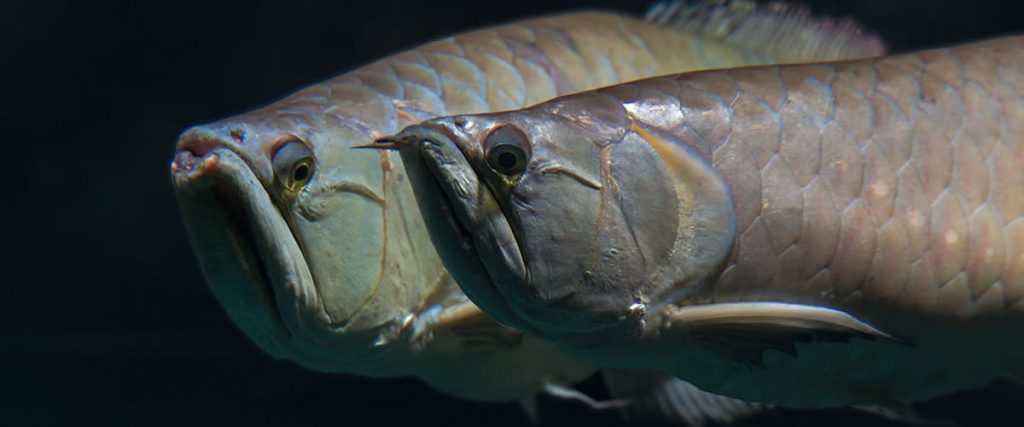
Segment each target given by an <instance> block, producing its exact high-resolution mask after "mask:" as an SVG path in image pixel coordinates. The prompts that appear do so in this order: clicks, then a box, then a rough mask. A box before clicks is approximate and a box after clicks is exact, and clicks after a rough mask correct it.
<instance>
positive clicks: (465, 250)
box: [399, 123, 535, 333]
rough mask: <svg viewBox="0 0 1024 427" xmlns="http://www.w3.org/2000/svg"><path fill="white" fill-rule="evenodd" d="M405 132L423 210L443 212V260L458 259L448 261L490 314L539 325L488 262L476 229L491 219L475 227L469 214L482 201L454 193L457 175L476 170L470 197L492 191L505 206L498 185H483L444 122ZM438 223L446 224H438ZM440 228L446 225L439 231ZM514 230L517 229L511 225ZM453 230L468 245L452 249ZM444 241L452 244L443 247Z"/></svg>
mask: <svg viewBox="0 0 1024 427" xmlns="http://www.w3.org/2000/svg"><path fill="white" fill-rule="evenodd" d="M407 132H408V133H407ZM403 134H406V135H415V141H414V142H410V143H408V144H403V146H402V147H401V148H400V149H399V151H400V153H401V154H402V158H403V163H405V165H406V168H407V169H408V171H409V175H410V177H411V178H412V181H413V182H414V185H415V186H418V187H420V188H418V189H417V190H418V191H416V193H417V200H418V201H419V202H420V204H421V206H423V205H424V204H426V206H429V208H428V209H426V210H425V211H424V210H423V209H421V211H424V212H425V215H426V216H440V217H442V218H436V219H434V220H433V221H430V222H433V223H434V224H435V226H430V227H429V228H430V230H431V238H432V240H434V242H435V247H438V249H439V252H441V251H445V252H449V253H448V256H442V259H443V260H444V259H447V260H449V261H451V262H457V263H458V264H456V265H449V264H448V262H446V264H445V266H446V268H448V269H449V271H451V272H452V273H453V277H455V278H456V281H457V282H458V283H459V286H460V287H461V288H462V289H463V292H464V293H466V295H467V296H469V297H470V299H471V300H473V302H474V303H476V304H477V305H478V306H480V307H481V308H483V309H484V310H485V311H486V312H487V314H488V315H490V316H491V317H493V318H494V319H495V320H497V321H498V322H499V323H502V324H505V325H508V326H513V327H515V328H518V329H523V330H525V331H527V332H530V333H534V332H535V331H534V330H533V328H532V327H530V326H529V325H528V323H526V322H525V321H524V319H523V318H522V317H521V316H520V315H518V314H517V313H515V312H514V310H513V309H512V308H511V306H510V305H509V304H508V301H507V300H506V296H505V295H504V294H503V293H502V292H501V290H500V288H499V287H498V286H497V282H496V281H495V280H494V274H495V272H494V271H491V270H490V269H488V268H487V267H486V266H487V265H488V263H487V262H486V261H485V258H484V257H483V256H482V252H481V251H480V249H479V246H478V243H477V240H480V239H477V238H476V235H475V234H474V230H479V229H481V228H484V227H488V225H487V223H486V222H484V221H480V223H481V225H476V226H475V225H474V222H473V221H472V220H471V219H470V218H469V215H473V214H474V213H477V214H479V211H480V209H479V208H480V207H481V204H479V203H475V202H473V201H472V200H471V199H472V197H470V198H460V197H459V196H457V195H456V194H454V193H455V192H456V191H458V188H459V182H458V181H457V180H458V179H459V178H458V177H457V176H454V175H471V176H472V177H473V178H474V180H475V181H476V182H470V183H469V184H468V185H469V186H468V187H465V186H463V190H464V191H469V192H471V193H468V194H469V195H470V196H475V195H476V194H478V193H476V192H479V191H483V192H486V196H487V197H490V199H491V200H492V201H494V202H495V205H496V206H498V207H499V209H500V205H498V204H497V202H496V199H495V198H494V196H493V194H492V190H491V189H490V188H489V187H488V186H486V185H480V181H479V174H478V173H477V171H476V170H475V169H474V168H473V165H472V163H471V162H470V161H469V157H470V156H468V155H467V153H466V151H465V150H464V149H463V147H462V146H460V145H459V144H458V143H457V142H455V141H456V140H458V138H455V137H452V136H450V135H451V130H450V129H447V128H446V126H444V125H443V124H435V123H427V124H423V125H419V126H416V127H414V128H409V129H407V130H406V131H404V132H403ZM400 136H402V135H400ZM410 139H412V138H410ZM425 140H427V141H425ZM428 141H429V142H428ZM445 146H448V147H450V148H451V147H454V150H451V149H449V150H443V148H444V147H445ZM432 147H433V148H432ZM453 167H454V168H458V169H457V170H458V172H459V173H458V174H453V176H448V174H446V173H445V170H446V169H447V170H451V169H452V168H453ZM428 182H429V184H428ZM463 184H465V183H463ZM430 199H434V200H430ZM456 199H458V200H456ZM463 205H465V206H466V207H467V209H458V208H457V206H463ZM500 216H501V218H500V220H501V221H503V222H504V223H505V224H506V226H507V225H508V219H507V217H506V216H505V215H504V210H501V215H500ZM445 223H447V225H445ZM437 224H440V225H439V226H436V225H437ZM439 228H442V229H444V230H439ZM509 230H511V227H510V226H509ZM438 233H440V234H438ZM452 234H454V235H455V237H457V238H458V239H459V241H460V243H461V244H462V247H461V248H452V247H451V246H450V245H451V243H450V242H445V240H446V239H447V240H449V241H450V240H451V239H452V237H453V236H452ZM511 237H512V239H513V240H515V241H514V242H512V243H514V247H515V250H517V251H518V250H519V245H518V240H517V239H515V235H514V234H512V235H511ZM442 246H446V247H444V248H443V249H442ZM453 252H454V254H453ZM470 256H471V257H473V259H475V260H476V262H474V263H471V265H467V264H469V263H465V262H464V261H461V260H460V259H461V258H465V257H470ZM515 256H516V257H518V258H517V259H518V262H519V263H520V264H521V263H522V262H523V258H522V255H521V253H516V254H515ZM524 270H525V267H524ZM462 274H465V276H463V277H461V278H460V277H459V276H460V275H462ZM481 281H484V282H486V285H485V286H481V284H480V283H479V282H481ZM466 282H470V283H466Z"/></svg>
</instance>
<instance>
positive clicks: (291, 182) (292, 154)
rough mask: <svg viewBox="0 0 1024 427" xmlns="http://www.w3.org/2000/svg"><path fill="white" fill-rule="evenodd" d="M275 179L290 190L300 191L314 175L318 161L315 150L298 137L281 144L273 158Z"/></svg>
mask: <svg viewBox="0 0 1024 427" xmlns="http://www.w3.org/2000/svg"><path fill="white" fill-rule="evenodd" d="M271 165H272V166H273V169H274V178H275V180H276V181H277V182H278V183H279V184H280V185H281V187H283V188H284V189H285V190H287V191H288V192H293V193H294V192H298V191H299V190H301V189H302V188H303V187H305V186H306V184H307V183H308V182H309V180H310V179H311V178H312V177H313V173H314V172H315V169H316V161H315V160H314V158H313V151H312V150H310V149H309V147H308V146H306V144H304V143H303V142H302V141H299V140H297V139H290V140H288V141H285V142H284V143H282V144H280V145H279V146H278V147H277V150H276V151H274V156H273V158H271Z"/></svg>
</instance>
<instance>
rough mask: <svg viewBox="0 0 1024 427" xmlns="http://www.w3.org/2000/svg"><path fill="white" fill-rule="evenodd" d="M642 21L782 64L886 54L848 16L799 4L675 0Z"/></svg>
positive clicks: (882, 46) (878, 41)
mask: <svg viewBox="0 0 1024 427" xmlns="http://www.w3.org/2000/svg"><path fill="white" fill-rule="evenodd" d="M645 19H647V20H649V21H652V22H657V23H661V24H665V25H673V26H677V27H679V28H681V29H683V30H685V31H689V32H693V33H695V34H700V35H703V36H705V37H709V38H712V39H716V40H721V41H722V42H725V43H728V44H731V45H733V46H736V47H739V48H741V49H744V50H747V51H750V52H755V53H761V54H765V55H770V56H773V57H774V59H775V60H777V61H779V62H782V63H793V62H812V61H829V60H841V59H855V58H869V57H876V56H882V55H885V51H886V49H885V43H884V42H882V40H881V39H880V38H878V37H877V36H875V35H873V34H870V33H868V32H866V31H865V30H864V29H863V28H862V27H861V26H860V24H858V23H857V22H856V21H854V20H853V19H851V18H843V19H832V18H828V17H815V16H814V15H813V14H812V13H811V11H810V9H809V8H808V7H806V6H803V5H797V4H789V3H780V2H772V3H765V4H759V3H757V2H756V1H752V0H696V1H687V0H674V1H668V2H661V3H658V4H655V5H654V6H653V7H651V8H650V9H649V10H648V11H647V15H646V16H645Z"/></svg>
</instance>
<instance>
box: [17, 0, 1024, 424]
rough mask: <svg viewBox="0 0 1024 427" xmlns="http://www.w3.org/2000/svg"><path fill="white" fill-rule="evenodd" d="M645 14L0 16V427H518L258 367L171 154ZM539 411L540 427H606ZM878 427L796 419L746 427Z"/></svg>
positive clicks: (33, 5) (370, 6)
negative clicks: (568, 30)
mask: <svg viewBox="0 0 1024 427" xmlns="http://www.w3.org/2000/svg"><path fill="white" fill-rule="evenodd" d="M647 3H648V2H647V1H644V0H640V1H631V2H628V1H619V2H614V1H593V2H591V1H579V0H576V1H515V2H512V1H497V2H484V1H476V2H454V1H440V0H437V1H423V2H412V1H408V2H394V1H360V2H345V1H340V0H332V1H322V2H313V1H303V0H286V1H272V0H250V1H240V2H226V1H221V2H207V1H163V2H148V1H66V2H60V1H40V2H4V4H3V6H2V7H0V61H2V62H0V97H2V98H0V100H2V105H0V126H2V128H0V130H2V131H3V132H2V133H0V136H2V137H4V138H5V139H6V140H5V141H3V143H2V145H0V147H2V149H3V155H2V156H0V159H2V163H0V164H2V166H0V171H2V173H3V176H2V178H3V182H4V183H5V184H6V186H5V188H4V190H3V199H2V200H3V201H2V202H0V206H2V209H0V212H2V213H3V215H4V216H5V218H2V219H3V222H2V223H0V224H2V225H0V227H2V230H3V231H2V243H3V245H2V246H0V248H2V249H0V260H2V261H0V280H2V281H3V282H2V286H0V301H2V302H3V305H2V306H0V331H2V334H3V335H2V338H3V339H2V341H0V369H2V370H3V371H0V373H2V375H0V425H16V426H22V425H104V426H129V425H152V426H165V425H243V426H247V427H256V426H265V425H267V426H269V425H280V426H306V425H316V426H340V425H350V424H356V425H366V424H370V423H374V424H380V425H393V424H399V423H403V424H406V425H435V424H442V425H450V424H470V423H472V424H477V423H486V424H487V425H495V426H498V425H524V424H525V423H526V419H525V418H524V417H523V416H522V414H521V413H520V411H519V410H518V408H517V407H516V406H514V405H481V404H474V403H467V402H464V401H458V400H455V399H451V398H448V397H445V396H443V395H440V394H439V393H436V392H434V391H432V390H430V389H428V388H427V387H425V386H424V385H422V384H420V383H418V382H416V381H412V380H368V379H363V378H356V377H351V376H332V375H322V374H317V373H314V372H310V371H306V370H303V369H301V368H298V367H296V366H295V365H293V364H291V363H289V362H283V361H275V360H271V359H270V358H269V357H267V356H265V355H264V354H263V353H261V352H260V351H259V350H258V349H257V348H256V347H255V346H254V345H252V344H250V343H249V342H248V341H247V340H246V339H245V338H244V337H243V335H242V334H241V333H240V332H239V331H238V330H237V329H236V328H235V327H234V326H233V325H232V324H231V323H230V322H229V321H228V319H227V317H226V316H225V315H223V313H222V312H221V310H220V308H219V307H218V305H217V303H216V302H215V301H214V299H213V297H212V295H211V294H210V293H209V292H208V291H207V290H206V287H205V285H204V284H203V281H202V278H201V276H200V274H199V271H198V268H197V265H196V262H195V260H194V258H193V255H192V252H191V249H190V247H189V244H188V242H187V240H186V237H185V235H184V230H183V227H182V225H181V223H180V218H179V215H178V211H177V207H176V205H175V202H174V198H173V194H172V191H171V186H170V180H169V176H168V164H169V160H170V157H171V154H172V147H173V144H174V142H175V137H176V134H177V133H178V132H179V131H180V130H182V129H183V128H184V127H186V126H188V125H189V124H194V123H197V122H202V121H208V120H211V119H216V118H219V117H222V116H226V115H229V114H233V113H238V112H242V111H245V110H248V109H251V108H253V107H255V106H258V105H261V104H265V103H267V102H270V101H273V100H275V99H277V98H279V97H282V96H284V95H286V94H287V93H289V92H291V91H294V90H296V89H299V88H301V87H303V86H304V85H306V84H309V83H312V82H315V81H318V80H321V79H324V78H327V77H330V76H332V75H335V74H337V73H340V72H342V71H345V70H348V69H351V68H353V67H355V66H358V65H360V64H363V63H366V62H368V61H370V60H372V59H375V58H379V57H382V56H385V55H387V54H390V53H393V52H397V51H399V50H401V49H405V48H409V47H413V46H414V45H417V44H419V43H422V42H425V41H428V40H430V39H432V38H436V37H439V36H443V35H447V34H451V33H453V32H457V31H463V30H466V29H470V28H476V27H481V26H485V25H490V24H494V23H499V22H502V21H508V20H512V19H516V18H521V17H526V16H531V15H538V14H543V13H550V12H554V11H563V10H571V9H579V8H583V7H601V8H612V9H619V10H628V11H640V10H642V9H643V8H644V7H645V6H646V5H647ZM804 3H808V4H810V5H811V6H812V7H813V10H814V11H815V12H817V13H819V14H828V15H832V16H853V17H856V18H857V19H858V20H860V21H861V22H862V23H864V25H865V26H866V27H868V28H870V29H873V30H875V31H877V32H878V33H879V34H881V35H882V36H883V38H884V39H885V40H887V41H888V43H889V45H890V47H891V49H892V50H893V51H896V52H899V51H906V50H911V49H918V48H923V47H929V46H939V45H943V44H952V43H957V42H963V41H969V40H976V39H981V38H985V37H990V36H995V35H1003V34H1010V33H1014V32H1021V30H1024V19H1022V16H1024V15H1022V13H1021V10H1020V7H1019V6H1017V2H1012V1H1006V2H995V1H973V2H972V1H940V0H915V1H906V0H900V1H895V0H873V1H867V0H865V1H831V2H829V1H804ZM965 351H969V349H965ZM590 386H591V388H594V389H596V388H598V387H599V384H597V383H592V384H590ZM1018 402H1024V393H1022V392H1021V390H1020V389H1019V388H1017V387H1014V386H1010V385H1007V384H1001V385H997V386H995V387H994V388H989V389H986V390H984V391H981V392H971V393H963V394H960V395H957V396H954V397H952V398H947V399H944V400H940V401H938V402H932V403H929V404H925V405H922V406H921V407H919V408H918V409H919V410H920V411H921V412H923V413H925V414H928V415H934V416H940V417H945V418H948V419H953V420H959V421H960V422H962V423H964V424H967V425H1000V424H1001V425H1008V424H1010V422H1011V421H1018V422H1019V421H1020V419H1019V413H1020V412H1019V409H1020V408H1019V407H1017V406H1016V405H1015V403H1018ZM543 407H544V410H545V413H546V415H547V419H548V422H547V424H549V425H559V424H564V423H566V422H569V423H575V422H578V421H581V420H583V421H588V422H596V423H608V422H609V421H608V420H609V419H610V418H609V417H608V416H600V417H595V416H593V415H589V416H588V415H587V413H586V411H584V410H583V409H582V408H578V407H576V406H574V405H571V404H564V403H561V404H559V403H558V402H551V401H547V402H544V405H543ZM1004 416H1007V417H1010V418H1005V419H1004V418H1003V417H1004ZM875 421H877V420H876V419H873V418H870V417H866V416H863V415H858V414H854V413H852V412H850V411H816V412H796V411H793V412H782V413H775V414H771V415H768V416H766V417H762V418H759V419H755V420H752V421H749V422H747V423H746V424H745V425H822V424H832V425H837V426H838V425H861V424H871V423H873V422H875ZM1012 424H1017V423H1016V422H1014V423H1012Z"/></svg>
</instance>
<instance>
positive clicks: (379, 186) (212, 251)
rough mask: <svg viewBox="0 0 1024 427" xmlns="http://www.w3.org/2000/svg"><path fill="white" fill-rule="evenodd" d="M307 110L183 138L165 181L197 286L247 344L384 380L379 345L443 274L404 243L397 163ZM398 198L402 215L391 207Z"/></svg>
mask: <svg viewBox="0 0 1024 427" xmlns="http://www.w3.org/2000/svg"><path fill="white" fill-rule="evenodd" d="M316 107H317V106H316V105H312V106H310V105H306V104H301V103H299V104H295V105H289V104H287V103H284V104H275V105H273V106H271V107H268V108H266V109H263V110H257V111H254V112H251V113H247V114H245V115H242V116H238V117H234V118H229V119H226V120H222V121H220V122H216V123H213V124H208V125H202V126H196V127H193V128H191V129H189V130H187V131H186V132H184V133H183V134H182V135H181V137H180V139H179V142H178V147H177V152H176V154H175V157H174V160H173V162H172V164H171V169H172V177H173V181H174V186H175V189H176V191H177V194H178V198H179V201H180V205H181V209H182V213H183V215H184V219H185V223H186V226H187V228H188V231H189V234H190V237H191V239H192V242H193V245H194V247H195V250H196V252H197V254H198V258H199V261H200V265H201V267H202V270H203V273H204V275H205V277H206V279H207V281H208V283H209V285H210V287H211V289H212V290H213V292H214V294H215V295H216V297H217V298H218V300H219V301H220V303H221V304H222V305H223V306H224V307H225V309H226V310H227V312H228V314H229V315H230V317H231V318H232V320H234V321H235V323H236V324H238V325H239V326H240V327H241V328H242V330H243V331H245V332H246V334H247V335H248V336H249V337H250V338H251V339H253V340H254V341H255V342H256V343H258V344H259V346H260V347H262V348H263V349H264V350H265V351H267V352H268V353H270V354H271V355H274V356H276V357H283V358H288V359H292V360H294V361H296V362H298V363H300V364H302V365H304V366H307V367H311V368H314V369H318V370H325V371H340V372H358V373H364V374H374V373H380V374H384V373H386V372H387V371H388V370H391V369H394V367H386V366H383V365H382V364H381V363H379V362H380V360H381V359H382V358H383V357H384V355H385V354H387V353H388V352H389V351H392V350H393V348H392V347H393V346H388V345H383V344H386V342H387V341H388V339H394V338H396V337H397V336H398V335H399V334H400V333H401V332H402V330H403V329H404V328H405V327H406V326H408V324H409V322H410V321H411V319H412V317H411V316H412V315H411V314H410V313H412V312H414V311H415V310H418V309H420V308H422V305H423V303H424V301H425V300H426V298H427V297H428V296H429V295H427V294H428V292H429V289H428V287H427V284H428V283H430V282H435V283H436V282H437V280H438V277H437V275H438V274H444V272H443V270H442V269H441V266H440V265H439V263H438V262H437V261H436V258H437V256H436V255H434V252H433V251H432V249H431V248H430V246H429V241H428V240H429V239H428V238H427V237H426V232H425V231H421V232H420V233H421V234H422V236H417V235H415V230H425V227H424V226H423V225H422V223H416V221H421V220H420V219H419V216H418V215H416V214H415V212H414V211H415V208H414V206H413V205H414V203H415V202H414V200H413V198H412V195H411V193H410V192H409V190H408V189H406V190H404V192H405V193H410V194H405V195H402V194H395V193H398V191H397V190H394V189H395V188H397V184H395V176H394V175H396V174H395V173H394V169H395V168H396V167H397V168H399V169H400V168H401V166H400V165H397V166H396V165H392V164H391V163H390V157H389V156H388V155H384V156H380V155H379V153H375V152H372V151H366V150H362V151H360V150H350V149H349V147H351V146H352V145H354V144H359V143H366V142H368V141H370V140H372V136H371V132H369V131H368V130H367V128H366V126H361V125H360V123H359V122H358V121H355V120H352V121H346V120H345V116H344V115H335V116H332V115H329V114H326V113H321V111H326V110H327V109H326V107H327V106H320V107H324V108H316ZM399 172H400V171H399ZM399 174H400V173H399ZM389 176H390V177H389ZM403 178H404V177H403ZM405 188H408V186H406V187H405ZM403 198H407V199H408V200H407V201H405V202H406V203H407V204H408V205H409V206H408V209H402V207H401V206H395V205H400V204H401V203H402V202H403V200H402V199H403ZM403 211H413V212H412V213H409V214H404V213H402V212H403ZM410 223H414V224H412V225H409V224H410ZM403 226H405V227H407V229H405V228H403ZM389 228H391V229H392V230H391V233H390V235H391V239H388V236H389V231H388V229H389ZM410 229H411V230H413V233H412V234H411V235H408V236H407V235H406V234H404V233H409V230H410ZM398 230H402V231H401V233H399V231H398ZM413 240H421V241H422V242H423V244H422V245H421V246H423V247H419V248H413V247H412V246H415V245H417V244H418V243H419V242H414V241H413ZM431 264H434V265H431Z"/></svg>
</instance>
